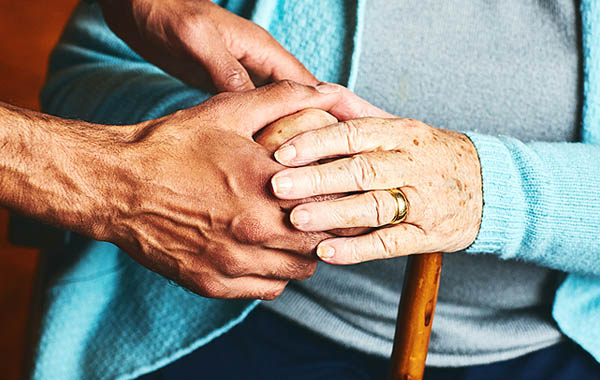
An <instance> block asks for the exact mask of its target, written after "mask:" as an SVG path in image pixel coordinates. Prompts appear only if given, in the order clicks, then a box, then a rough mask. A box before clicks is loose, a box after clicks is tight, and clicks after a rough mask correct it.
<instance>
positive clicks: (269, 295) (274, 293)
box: [258, 281, 287, 301]
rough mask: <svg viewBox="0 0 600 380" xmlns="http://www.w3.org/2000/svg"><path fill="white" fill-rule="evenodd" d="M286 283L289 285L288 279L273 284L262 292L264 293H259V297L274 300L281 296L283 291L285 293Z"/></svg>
mask: <svg viewBox="0 0 600 380" xmlns="http://www.w3.org/2000/svg"><path fill="white" fill-rule="evenodd" d="M286 285H287V281H286V282H281V283H278V284H276V285H273V286H271V287H269V288H267V289H265V290H264V291H263V292H262V294H260V295H259V297H258V298H260V299H262V300H265V301H273V300H274V299H275V298H277V297H279V296H280V295H281V293H283V291H284V290H285V287H286Z"/></svg>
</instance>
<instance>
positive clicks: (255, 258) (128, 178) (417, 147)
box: [91, 81, 482, 299]
mask: <svg viewBox="0 0 600 380" xmlns="http://www.w3.org/2000/svg"><path fill="white" fill-rule="evenodd" d="M307 109H308V110H307ZM303 110H304V111H303ZM299 111H302V112H299ZM326 111H327V112H326ZM365 116H369V117H365ZM338 120H342V121H341V122H337V121H338ZM265 126H267V127H266V128H265ZM261 130H262V131H261ZM259 131H260V133H257V132H259ZM124 136H125V137H123V139H124V141H123V142H122V144H119V146H122V147H123V150H122V152H121V153H120V154H119V157H120V158H121V159H122V160H123V161H124V162H123V164H122V165H121V167H122V170H123V172H122V173H121V176H119V177H118V178H117V179H116V180H115V184H114V186H113V189H112V191H113V194H112V199H113V204H112V205H111V206H110V207H107V208H106V209H107V210H112V211H111V212H110V213H108V215H102V217H101V218H99V223H98V225H96V226H95V228H94V234H91V235H92V236H93V237H95V238H96V239H99V240H106V241H111V242H113V243H115V244H117V245H118V246H119V247H121V248H122V249H123V250H124V251H126V252H127V253H128V254H129V255H130V256H131V257H133V258H134V259H135V260H137V261H138V262H139V263H141V264H142V265H144V266H146V267H148V268H149V269H151V270H153V271H156V272H158V273H160V274H162V275H164V276H166V277H167V278H170V279H172V280H174V281H175V282H177V283H179V284H180V285H182V286H184V287H186V288H188V289H190V290H192V291H194V292H196V293H198V294H200V295H203V296H207V297H217V298H260V299H274V298H275V297H277V296H278V295H279V294H280V293H281V292H282V291H283V289H284V288H285V286H286V285H287V283H288V281H289V280H302V279H306V278H308V277H310V276H311V275H312V274H313V273H314V271H315V269H316V264H317V260H318V259H317V256H316V255H315V247H317V246H318V249H317V252H318V253H319V255H320V257H321V258H322V259H323V260H325V261H327V262H329V263H333V264H351V263H358V262H362V261H367V260H374V259H382V258H389V257H395V256H401V255H407V254H414V253H424V252H433V251H445V252H453V251H458V250H461V249H463V248H465V247H467V246H468V245H470V244H471V243H472V242H473V241H474V239H475V237H476V235H477V231H478V227H479V222H480V219H481V207H482V205H481V202H482V201H481V199H482V195H481V178H480V174H479V170H480V169H479V161H478V158H477V153H476V152H475V149H474V147H473V145H472V144H471V143H470V141H469V140H468V139H467V138H466V137H465V136H464V135H462V134H459V133H456V132H450V131H444V130H441V129H437V128H434V127H430V126H428V125H425V124H423V123H420V122H418V121H415V120H410V119H398V118H393V117H392V115H389V114H387V113H385V112H383V111H381V110H379V109H377V108H375V107H373V106H371V105H370V104H368V103H366V102H365V101H363V100H361V99H359V98H358V97H356V96H355V95H353V94H352V93H351V92H350V91H348V90H346V89H345V88H342V87H341V86H336V85H331V84H323V85H319V86H317V87H311V86H304V85H300V84H296V83H294V82H290V81H283V82H279V83H276V84H271V85H267V86H264V87H261V88H258V89H255V90H250V91H246V92H240V93H222V94H219V95H216V96H214V97H212V98H210V99H209V100H207V101H205V102H204V103H202V104H200V105H198V106H196V107H194V108H191V109H187V110H182V111H179V112H176V113H174V114H172V115H169V116H166V117H163V118H161V119H157V120H152V121H148V122H144V123H140V124H138V125H135V126H133V127H132V130H130V131H129V132H128V133H126V134H125V135H124ZM254 138H256V141H258V142H259V143H261V144H262V145H259V144H258V143H257V142H255V141H254V140H253V139H254ZM281 144H283V145H282V146H281V147H280V145H281ZM274 151H275V154H274V155H273V152H274ZM273 157H275V158H276V159H277V161H279V162H276V160H274V159H273ZM325 159H327V160H325ZM332 159H333V160H332ZM323 160H325V161H323ZM131 163H135V164H134V165H131ZM284 165H285V166H284ZM286 166H287V167H288V168H286ZM388 188H401V189H402V190H403V191H404V193H405V194H406V196H407V199H408V201H409V203H410V209H409V213H408V215H407V219H406V221H405V222H404V223H401V224H398V225H394V226H386V223H387V222H389V220H391V219H392V217H393V212H394V209H395V206H394V205H393V204H391V202H392V201H393V197H391V196H390V195H389V194H388V193H387V192H385V191H382V190H384V189H388ZM273 194H275V196H274V195H273ZM331 253H333V254H331Z"/></svg>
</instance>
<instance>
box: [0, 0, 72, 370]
mask: <svg viewBox="0 0 600 380" xmlns="http://www.w3.org/2000/svg"><path fill="white" fill-rule="evenodd" d="M76 3H77V0H37V1H36V0H19V1H17V0H0V101H3V102H8V103H12V104H15V105H18V106H21V107H27V108H31V109H35V110H38V109H39V103H38V94H39V92H40V89H41V87H42V84H43V82H44V77H45V73H46V65H47V63H48V54H49V53H50V50H51V49H52V46H54V44H55V43H56V41H57V40H58V37H59V35H60V32H61V30H62V28H63V26H64V24H65V22H66V21H67V19H68V17H69V15H70V13H71V11H72V10H73V8H74V6H75V4H76ZM1 122H2V121H0V123H1ZM1 127H2V128H10V126H6V125H1ZM7 223H8V212H7V211H6V210H2V209H0V379H3V380H17V379H19V378H20V376H21V369H22V365H23V364H22V363H23V352H24V349H25V331H26V323H27V316H28V313H29V307H30V301H31V294H32V285H33V275H34V272H35V267H36V263H37V259H38V252H37V250H35V249H32V248H25V247H16V246H11V245H10V244H9V243H8V241H7Z"/></svg>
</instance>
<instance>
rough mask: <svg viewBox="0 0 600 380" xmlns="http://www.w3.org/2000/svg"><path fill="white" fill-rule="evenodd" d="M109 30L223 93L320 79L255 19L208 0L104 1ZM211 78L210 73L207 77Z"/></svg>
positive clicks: (189, 79)
mask: <svg viewBox="0 0 600 380" xmlns="http://www.w3.org/2000/svg"><path fill="white" fill-rule="evenodd" d="M100 4H101V6H102V11H103V13H104V18H105V19H106V22H107V24H108V26H109V27H110V28H111V29H112V30H113V31H114V32H115V33H116V34H117V35H118V36H119V37H120V38H122V39H123V40H124V41H125V42H126V43H127V44H128V45H129V46H130V47H131V48H132V49H133V50H135V51H136V52H137V53H138V54H140V55H141V56H142V57H144V58H145V59H146V60H148V62H151V63H153V64H155V65H157V66H158V67H160V68H161V69H163V70H164V71H165V72H167V73H169V74H171V75H173V76H175V77H177V78H179V79H181V80H182V81H184V82H185V83H187V84H189V85H191V86H194V87H201V86H206V85H209V84H210V83H209V82H208V81H207V79H208V78H210V79H211V80H212V83H213V84H214V87H215V88H216V90H217V91H218V92H224V91H243V90H249V89H252V88H254V87H255V84H257V85H258V84H263V83H266V82H270V81H278V80H284V79H290V80H293V81H295V82H298V83H302V84H307V85H316V84H317V83H318V81H317V80H316V78H315V77H314V76H313V75H312V74H311V73H310V72H309V71H308V70H307V69H306V68H305V67H304V66H303V65H302V63H300V61H298V60H297V59H296V58H295V57H294V56H293V55H292V54H290V53H289V52H288V51H287V50H285V49H284V48H283V47H282V46H281V45H280V44H279V43H278V42H277V41H276V40H275V39H274V38H273V37H271V35H270V34H269V33H268V32H267V31H266V30H264V29H263V28H261V27H260V26H258V25H256V24H255V23H253V22H252V21H249V20H246V19H244V18H242V17H239V16H237V15H235V14H233V13H231V12H229V11H227V10H225V9H223V8H221V7H219V6H218V5H216V4H214V3H213V2H212V1H209V0H196V1H185V0H100ZM207 74H208V75H207Z"/></svg>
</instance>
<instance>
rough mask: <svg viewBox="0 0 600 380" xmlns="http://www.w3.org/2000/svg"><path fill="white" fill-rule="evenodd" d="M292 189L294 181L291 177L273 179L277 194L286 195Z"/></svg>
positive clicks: (274, 189)
mask: <svg viewBox="0 0 600 380" xmlns="http://www.w3.org/2000/svg"><path fill="white" fill-rule="evenodd" d="M291 188H292V179H291V178H290V177H285V176H281V177H275V178H273V191H274V192H275V194H285V193H287V192H288V191H289V190H291Z"/></svg>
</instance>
